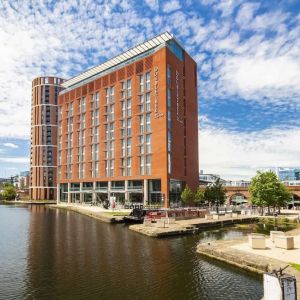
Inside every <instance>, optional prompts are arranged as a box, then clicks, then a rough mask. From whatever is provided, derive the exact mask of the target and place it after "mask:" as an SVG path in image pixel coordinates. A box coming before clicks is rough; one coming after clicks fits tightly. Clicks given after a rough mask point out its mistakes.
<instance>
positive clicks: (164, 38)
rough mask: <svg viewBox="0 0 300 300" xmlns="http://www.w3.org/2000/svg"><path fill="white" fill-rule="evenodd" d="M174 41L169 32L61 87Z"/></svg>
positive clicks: (78, 76)
mask: <svg viewBox="0 0 300 300" xmlns="http://www.w3.org/2000/svg"><path fill="white" fill-rule="evenodd" d="M171 39H174V37H173V35H172V34H170V33H169V32H168V31H166V32H164V33H161V34H160V35H158V36H156V37H154V38H152V39H150V40H148V41H146V42H144V43H141V44H139V45H137V46H135V47H133V48H131V49H129V50H127V51H125V52H123V53H121V54H119V55H117V56H115V57H114V58H111V59H109V60H108V61H106V62H105V63H103V64H100V65H99V66H96V67H93V68H91V69H89V70H87V71H85V72H83V73H81V74H79V75H77V76H75V77H73V78H71V79H69V80H66V81H65V82H63V83H62V84H61V85H62V86H63V87H64V88H69V87H71V86H73V85H75V84H77V83H79V82H81V81H84V80H86V79H88V78H90V77H92V76H94V75H96V74H99V73H101V72H104V71H106V70H108V69H110V68H112V67H114V66H116V65H118V64H121V63H123V62H125V61H127V60H129V59H131V58H133V57H135V56H137V55H140V54H142V53H144V52H147V51H149V50H151V49H154V48H156V47H158V46H160V45H162V44H164V43H165V42H167V41H169V40H171Z"/></svg>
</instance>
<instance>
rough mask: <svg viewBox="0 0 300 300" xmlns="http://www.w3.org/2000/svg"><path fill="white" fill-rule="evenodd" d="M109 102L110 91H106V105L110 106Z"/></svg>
mask: <svg viewBox="0 0 300 300" xmlns="http://www.w3.org/2000/svg"><path fill="white" fill-rule="evenodd" d="M108 102H109V89H108V88H106V89H105V104H108Z"/></svg>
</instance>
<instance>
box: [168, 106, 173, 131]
mask: <svg viewBox="0 0 300 300" xmlns="http://www.w3.org/2000/svg"><path fill="white" fill-rule="evenodd" d="M171 126H172V114H171V111H170V110H168V128H169V129H171Z"/></svg>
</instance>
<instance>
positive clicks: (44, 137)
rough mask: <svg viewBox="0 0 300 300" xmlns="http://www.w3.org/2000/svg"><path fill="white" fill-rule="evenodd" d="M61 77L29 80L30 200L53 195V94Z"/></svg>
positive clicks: (54, 190) (59, 84)
mask: <svg viewBox="0 0 300 300" xmlns="http://www.w3.org/2000/svg"><path fill="white" fill-rule="evenodd" d="M62 82H63V79H61V78H57V77H38V78H36V79H34V80H33V82H32V98H31V149H30V186H29V197H30V199H32V200H54V199H56V188H57V182H56V174H57V97H58V94H59V92H60V91H61V89H62V87H61V83H62Z"/></svg>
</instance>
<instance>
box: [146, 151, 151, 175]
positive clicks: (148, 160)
mask: <svg viewBox="0 0 300 300" xmlns="http://www.w3.org/2000/svg"><path fill="white" fill-rule="evenodd" d="M150 174H151V155H146V175H150Z"/></svg>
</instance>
